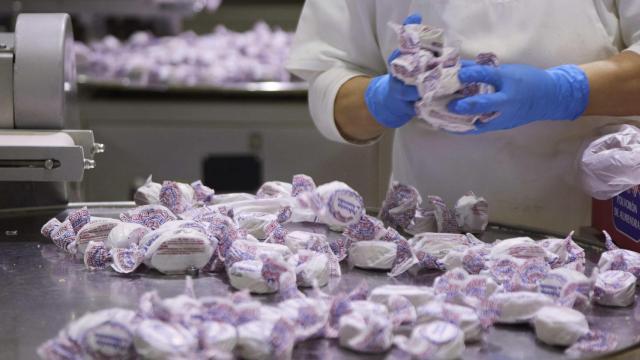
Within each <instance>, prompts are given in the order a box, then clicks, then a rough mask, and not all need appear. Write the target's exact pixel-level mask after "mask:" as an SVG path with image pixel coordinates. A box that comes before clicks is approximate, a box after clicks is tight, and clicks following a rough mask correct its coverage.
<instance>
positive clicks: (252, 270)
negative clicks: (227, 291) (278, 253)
mask: <svg viewBox="0 0 640 360" xmlns="http://www.w3.org/2000/svg"><path fill="white" fill-rule="evenodd" d="M262 265H263V264H262V261H260V260H243V261H238V262H235V263H234V264H233V265H231V267H229V268H228V269H227V275H228V276H229V283H231V286H233V287H234V288H236V289H238V290H243V289H247V290H249V291H251V292H252V293H254V294H271V293H274V292H276V291H278V288H274V287H272V286H270V285H269V283H268V282H267V280H266V279H265V278H264V277H262Z"/></svg>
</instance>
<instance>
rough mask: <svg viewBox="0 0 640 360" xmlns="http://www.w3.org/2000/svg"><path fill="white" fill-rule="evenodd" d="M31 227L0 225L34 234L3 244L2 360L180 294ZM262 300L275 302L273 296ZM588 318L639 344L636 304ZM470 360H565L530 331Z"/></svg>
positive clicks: (348, 355)
mask: <svg viewBox="0 0 640 360" xmlns="http://www.w3.org/2000/svg"><path fill="white" fill-rule="evenodd" d="M120 211H122V208H119V207H113V208H98V209H92V212H93V213H94V214H96V215H97V214H98V213H99V216H112V217H116V216H117V214H118V213H119V212H120ZM64 216H65V214H64V213H61V214H59V217H60V218H64ZM34 219H38V216H37V214H35V213H28V214H26V215H25V214H22V215H17V216H15V217H10V216H6V215H5V216H1V217H0V223H1V225H3V226H6V227H15V228H20V229H23V228H24V225H23V226H21V224H29V230H31V231H21V232H19V233H18V235H17V236H10V237H4V238H2V237H0V319H1V320H0V359H33V358H36V353H35V350H36V348H37V347H38V346H39V345H40V344H41V343H43V342H44V341H45V340H47V339H49V338H51V337H54V336H55V335H56V334H57V333H58V331H59V330H60V329H62V328H63V327H64V326H65V325H66V324H67V323H69V322H70V321H72V320H74V319H77V318H79V317H80V316H82V315H83V314H85V313H87V312H91V311H97V310H101V309H105V308H109V307H123V308H131V309H134V308H135V307H136V306H137V302H138V299H139V297H140V296H141V295H142V294H143V293H144V292H146V291H149V290H154V289H155V290H158V291H159V293H160V295H161V296H163V297H170V296H175V295H178V294H180V293H181V292H182V290H183V287H184V277H183V276H166V275H161V274H159V273H157V272H155V271H151V270H146V271H142V272H138V273H135V274H132V275H128V276H122V275H119V274H116V273H114V272H112V271H100V272H91V271H88V270H86V269H85V268H84V265H83V264H82V261H81V260H79V259H74V258H72V257H70V256H68V255H66V254H63V253H62V252H60V251H59V250H58V249H57V248H56V247H55V246H54V245H53V244H50V243H48V242H45V241H44V239H43V238H41V236H40V235H39V234H37V230H38V228H35V226H36V223H37V222H38V221H40V220H39V219H38V220H37V221H36V220H34ZM44 220H46V218H45V219H44ZM10 224H12V225H13V226H9V225H10ZM40 224H41V223H40ZM0 235H2V234H0ZM519 235H522V234H521V232H515V231H513V230H510V229H505V228H497V227H494V228H492V229H491V230H490V231H489V232H488V233H487V234H485V236H484V237H483V240H485V241H492V240H494V239H496V238H507V237H513V236H519ZM534 236H535V237H540V236H539V235H535V234H534ZM587 251H588V260H589V268H591V267H593V262H594V261H596V260H597V259H598V256H599V254H598V250H597V249H596V248H595V247H589V248H588V250H587ZM343 271H344V274H343V277H342V278H340V279H333V280H332V281H331V283H330V284H329V285H328V286H327V287H326V288H324V289H323V290H325V291H327V292H330V293H336V292H339V291H349V290H350V289H352V288H354V287H355V286H356V285H357V284H359V283H360V282H361V281H362V280H366V281H367V283H368V284H369V286H370V287H371V288H373V287H376V286H378V285H382V284H391V283H399V284H423V285H430V284H432V282H433V280H434V278H435V277H436V276H438V275H439V274H440V273H439V272H423V273H420V274H418V275H416V276H413V275H409V274H405V275H403V276H401V277H399V278H396V279H393V278H390V277H388V276H387V275H386V273H384V272H371V271H362V270H358V269H349V268H348V266H347V265H346V264H343ZM194 283H195V290H196V293H197V294H198V295H199V296H206V295H222V294H226V293H228V292H230V291H232V289H231V287H230V286H229V284H228V282H227V280H226V279H225V277H224V276H223V275H211V274H201V275H200V276H199V277H198V278H196V279H195V281H194ZM260 299H261V300H263V301H265V302H272V301H274V299H273V297H269V296H265V297H260ZM587 316H588V319H589V323H590V324H591V325H592V328H594V329H600V330H605V331H609V332H612V333H615V334H617V335H618V337H619V345H618V348H619V349H623V348H628V347H630V346H632V345H634V344H635V343H636V342H638V334H640V306H639V305H638V304H636V305H634V307H631V308H623V309H617V308H603V307H598V306H594V307H593V308H591V309H590V310H588V312H587ZM294 357H295V358H299V359H384V357H385V355H365V354H357V353H354V352H350V351H347V350H344V349H341V348H339V347H338V346H337V342H336V341H329V340H315V341H308V342H305V343H301V344H299V345H298V346H297V347H296V349H295V351H294ZM465 358H467V359H562V358H565V356H564V354H563V352H562V349H560V348H554V347H549V346H545V345H543V344H540V343H538V342H537V341H536V340H535V336H534V334H533V331H532V329H531V328H529V327H528V326H496V327H494V328H492V329H491V330H490V331H489V332H488V334H487V336H486V341H485V342H484V343H483V344H468V345H467V350H466V352H465Z"/></svg>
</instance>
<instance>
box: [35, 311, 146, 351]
mask: <svg viewBox="0 0 640 360" xmlns="http://www.w3.org/2000/svg"><path fill="white" fill-rule="evenodd" d="M135 316H136V314H135V312H133V311H131V310H125V309H119V308H113V309H107V310H101V311H97V312H94V313H89V314H86V315H84V316H82V317H80V318H79V319H77V320H75V321H73V322H71V323H70V324H69V325H68V326H67V327H66V328H65V329H63V330H62V331H60V333H59V334H58V337H56V338H54V339H51V340H49V341H47V342H46V343H44V344H43V345H42V346H40V347H39V348H38V355H39V356H40V358H42V359H60V358H63V357H64V356H69V352H71V353H72V354H73V353H74V355H76V356H78V357H82V358H92V359H100V358H108V359H118V358H119V359H127V358H133V356H134V354H135V353H134V347H133V332H134V329H135ZM104 339H109V341H104Z"/></svg>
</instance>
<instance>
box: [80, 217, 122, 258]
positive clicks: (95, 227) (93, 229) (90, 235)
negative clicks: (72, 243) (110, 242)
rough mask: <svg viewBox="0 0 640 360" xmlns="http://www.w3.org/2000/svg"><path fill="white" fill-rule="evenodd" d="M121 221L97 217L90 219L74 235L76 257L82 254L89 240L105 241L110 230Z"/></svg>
mask: <svg viewBox="0 0 640 360" xmlns="http://www.w3.org/2000/svg"><path fill="white" fill-rule="evenodd" d="M120 224H121V222H120V221H119V220H115V219H99V220H95V221H90V222H89V223H88V224H86V225H85V226H83V227H82V229H80V231H78V234H77V237H76V249H77V250H76V251H77V252H76V254H77V256H78V257H82V256H84V251H85V250H86V248H87V245H88V244H89V242H90V241H102V242H106V241H107V239H108V237H109V234H110V232H111V230H112V229H113V228H115V227H117V226H118V225H120Z"/></svg>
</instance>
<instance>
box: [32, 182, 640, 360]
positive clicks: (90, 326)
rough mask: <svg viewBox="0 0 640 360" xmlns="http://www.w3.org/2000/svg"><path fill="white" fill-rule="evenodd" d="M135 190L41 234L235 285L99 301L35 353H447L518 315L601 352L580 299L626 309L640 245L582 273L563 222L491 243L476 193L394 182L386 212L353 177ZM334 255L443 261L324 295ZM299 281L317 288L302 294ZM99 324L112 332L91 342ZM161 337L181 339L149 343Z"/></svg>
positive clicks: (560, 342)
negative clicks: (249, 187)
mask: <svg viewBox="0 0 640 360" xmlns="http://www.w3.org/2000/svg"><path fill="white" fill-rule="evenodd" d="M135 201H136V203H137V204H138V205H140V206H139V207H137V208H134V209H132V210H129V211H126V212H124V213H122V214H121V215H120V220H113V219H106V218H97V217H91V216H90V214H89V213H88V211H87V209H80V210H78V211H76V212H74V213H71V214H70V215H69V217H68V218H67V219H66V220H65V221H63V222H59V221H58V220H56V219H52V220H51V221H49V222H48V223H47V224H46V225H45V226H44V227H43V230H42V232H43V234H44V235H45V236H46V237H49V238H51V239H52V240H53V242H54V243H55V244H56V245H57V246H58V247H60V248H61V249H64V250H65V251H67V252H69V253H71V254H74V255H75V256H77V257H81V258H83V259H84V261H85V264H86V265H87V267H89V268H90V269H92V270H96V269H105V268H108V267H109V266H110V267H111V268H112V269H113V270H114V271H117V272H120V273H128V272H132V271H135V270H136V269H138V268H139V267H141V266H142V264H144V265H146V266H147V267H149V268H155V269H157V270H158V271H161V272H163V273H170V274H171V273H186V272H189V271H190V269H194V268H195V269H198V270H199V271H206V272H222V273H226V275H227V277H228V279H229V282H230V284H231V286H233V287H234V288H236V289H238V290H241V291H240V292H237V293H235V294H231V295H229V297H226V298H219V297H216V298H201V299H197V298H196V297H195V295H193V293H192V291H190V290H189V291H187V294H186V295H181V296H178V297H176V298H173V299H165V300H161V299H160V298H159V297H158V296H157V294H155V293H149V294H147V295H145V296H143V297H142V299H141V301H140V309H139V310H138V311H130V310H123V309H112V310H104V311H102V312H97V313H91V314H87V315H85V316H84V317H82V318H80V319H78V320H76V321H74V322H72V323H71V324H70V325H69V326H67V328H65V329H63V330H62V331H61V332H60V334H59V336H58V337H57V338H55V339H52V340H50V341H48V342H47V343H45V344H44V345H43V346H42V347H41V348H40V350H39V354H40V356H41V357H42V358H44V359H59V358H70V357H68V356H67V357H65V354H67V355H69V354H72V355H74V356H75V355H78V356H80V355H81V356H85V357H86V358H101V357H103V356H104V355H105V354H114V353H116V352H117V354H118V356H117V357H120V356H119V355H122V356H123V357H126V356H125V355H130V356H134V354H138V355H142V356H145V357H147V358H172V357H183V358H188V357H196V355H197V356H198V357H202V358H225V357H228V356H231V355H230V354H234V355H236V356H240V357H243V358H247V359H268V358H289V357H290V356H291V349H292V347H293V345H294V344H295V343H296V342H299V341H304V340H306V339H311V338H319V337H324V338H338V340H339V344H340V345H341V346H343V347H346V348H349V349H351V350H355V351H360V352H365V353H380V352H386V351H388V350H390V349H392V350H391V353H390V355H392V356H398V357H403V358H411V357H415V358H437V359H455V358H458V357H460V356H461V354H462V352H463V351H464V348H465V345H464V344H465V343H469V342H478V341H482V339H483V334H485V333H486V331H487V329H488V328H489V327H490V326H492V325H493V324H520V323H522V324H531V326H532V327H533V329H534V330H535V333H536V336H537V337H538V339H539V340H540V341H542V342H545V343H547V344H550V345H557V346H565V347H568V348H567V350H566V351H567V352H568V353H569V354H581V353H585V352H602V351H609V350H612V349H614V348H615V347H616V346H617V340H616V338H615V337H614V336H613V335H611V334H608V333H603V332H600V331H597V330H591V329H590V327H589V324H588V322H587V319H586V317H585V315H584V314H583V313H582V312H580V311H579V310H582V309H585V308H586V307H587V306H589V305H590V304H591V303H592V302H593V303H596V304H600V305H605V306H628V305H630V304H631V303H633V301H634V296H635V284H636V276H638V275H640V254H638V253H635V252H633V251H629V250H622V249H617V248H616V247H615V245H614V244H613V242H612V241H611V239H610V238H609V237H608V235H607V242H606V244H607V248H608V249H609V250H608V251H606V252H605V253H603V254H602V256H601V258H600V261H599V263H598V267H597V268H596V269H595V270H594V271H593V272H592V274H591V276H590V277H588V276H586V275H585V273H584V272H585V262H586V260H585V253H584V250H583V249H582V248H581V247H580V246H579V245H577V244H576V243H575V242H574V241H573V240H572V234H570V235H569V236H567V237H566V238H564V239H545V240H541V241H534V240H532V239H530V238H526V237H520V238H513V239H505V240H498V241H496V242H494V243H491V244H490V243H484V242H482V241H480V240H478V239H477V238H476V237H475V236H474V235H472V232H474V233H481V232H482V231H484V229H485V227H486V226H487V222H488V205H487V202H486V201H485V200H484V199H483V198H481V197H478V196H475V195H474V194H472V193H469V194H467V195H465V196H463V197H462V198H461V199H460V200H458V202H457V203H456V205H455V207H454V208H453V209H451V208H449V207H447V206H446V204H445V203H444V202H443V201H442V199H440V198H438V197H436V196H430V197H428V198H427V201H426V202H424V201H423V200H422V198H421V196H420V195H419V194H418V192H417V190H416V189H415V188H413V187H411V186H407V185H402V184H398V183H395V184H393V185H392V187H391V188H390V190H389V192H388V194H387V197H386V199H385V201H384V203H383V204H382V209H381V212H380V214H379V219H378V218H375V217H372V216H369V215H366V214H365V211H364V210H365V209H364V203H363V199H362V197H360V195H358V193H357V192H356V191H354V190H353V189H351V188H350V187H349V186H348V185H346V184H344V183H341V182H331V183H328V184H323V185H320V186H316V185H315V183H314V181H313V179H311V178H310V177H308V176H305V175H296V176H294V178H293V181H292V183H285V182H277V181H271V182H267V183H265V184H264V185H263V186H262V187H261V188H260V189H259V190H258V192H257V193H256V195H253V194H242V193H238V194H215V193H214V191H213V190H212V189H210V188H208V187H206V186H204V185H203V184H202V183H200V182H195V183H193V184H191V185H188V184H183V183H177V182H173V181H165V182H164V183H163V184H159V183H154V182H152V181H151V179H149V180H148V181H147V183H146V184H145V185H144V186H142V187H141V188H140V189H138V191H137V192H136V194H135ZM445 231H446V232H445ZM401 233H406V234H411V235H413V237H411V238H410V239H406V238H405V237H404V236H402V235H401ZM343 260H345V261H348V262H349V263H350V264H351V265H353V266H356V267H359V268H363V269H384V270H389V275H390V276H399V275H401V274H402V273H405V272H407V273H409V274H411V273H414V272H418V271H421V270H423V269H435V270H441V271H446V272H444V273H443V274H442V275H441V276H440V277H438V278H437V279H436V280H435V282H434V284H433V286H431V287H426V286H406V285H385V286H381V287H378V288H375V289H373V290H372V291H371V292H370V293H369V291H368V289H367V287H366V284H363V285H362V286H361V287H359V288H358V289H355V290H354V291H353V292H352V293H351V294H335V295H328V294H325V293H323V292H322V291H321V287H323V286H324V285H326V284H327V282H328V279H329V277H332V276H334V277H338V276H340V275H341V269H340V264H339V262H341V261H343ZM407 276H410V275H407ZM298 287H310V288H312V289H311V290H310V291H308V292H307V293H308V295H304V294H303V293H302V292H300V291H299V289H298ZM249 292H251V293H254V294H264V293H277V297H278V298H279V299H281V300H282V301H281V302H280V303H279V304H278V305H261V303H260V302H259V301H257V299H259V298H252V297H251V296H250V295H249ZM114 322H116V323H117V324H115V325H114ZM115 328H117V329H118V331H115V330H114V329H115ZM265 329H277V330H274V331H266V330H265ZM103 335H104V336H113V337H114V338H116V340H117V341H115V342H112V343H108V344H105V343H100V342H98V341H92V339H96V338H98V337H100V336H103ZM167 337H171V338H172V339H175V342H174V343H169V342H166V341H165V340H162V341H159V340H157V339H165V338H167ZM114 344H115V345H114ZM118 351H119V352H118Z"/></svg>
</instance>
